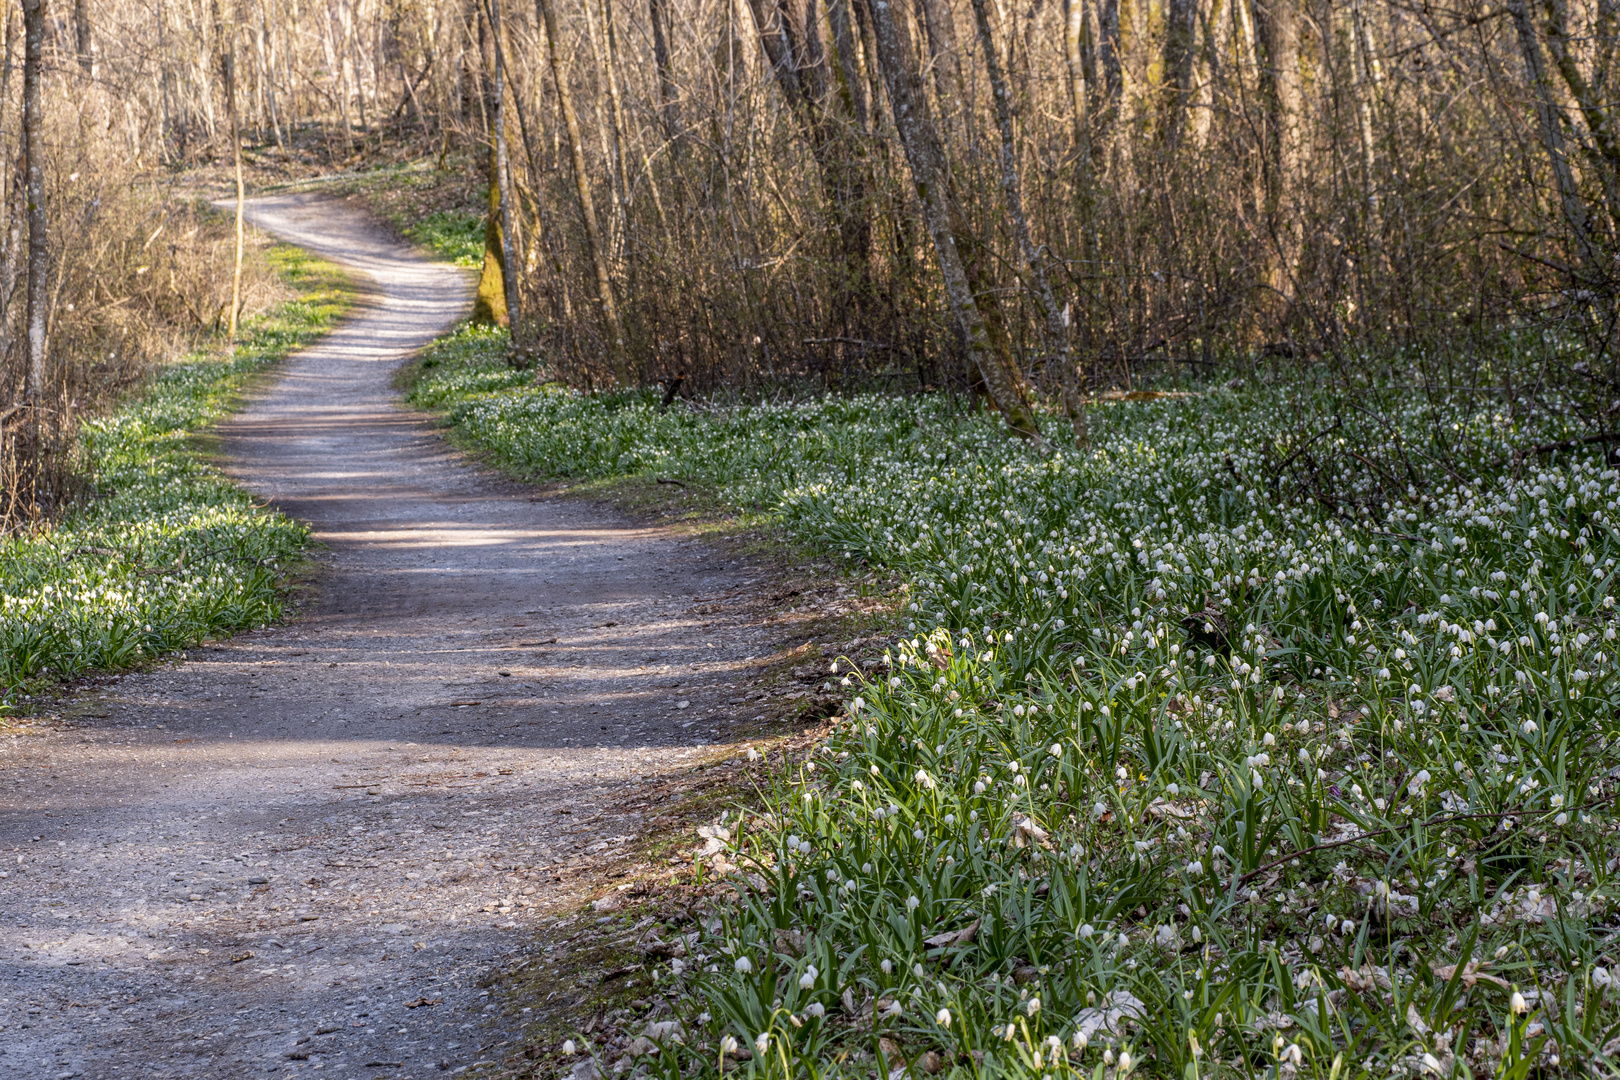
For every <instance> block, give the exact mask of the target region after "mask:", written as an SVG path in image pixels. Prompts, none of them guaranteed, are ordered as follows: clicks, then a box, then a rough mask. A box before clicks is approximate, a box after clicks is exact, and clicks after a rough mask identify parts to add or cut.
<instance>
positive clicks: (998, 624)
mask: <svg viewBox="0 0 1620 1080" xmlns="http://www.w3.org/2000/svg"><path fill="white" fill-rule="evenodd" d="M501 354H502V339H500V338H499V337H498V336H497V335H493V334H488V333H485V332H482V331H478V332H475V331H465V332H463V333H462V334H460V335H459V336H457V337H454V338H452V339H451V340H450V341H448V342H447V343H446V344H445V345H444V346H443V347H442V348H440V349H439V350H438V351H436V352H435V353H433V354H432V355H430V356H429V357H428V358H427V362H426V363H424V365H423V370H422V371H421V372H420V378H419V381H418V382H417V384H416V386H415V388H414V389H413V392H412V393H413V396H414V399H415V400H416V401H418V402H419V403H421V404H424V405H430V406H434V407H438V408H442V409H444V410H446V412H447V415H448V417H449V418H450V420H451V422H452V423H453V424H455V425H457V426H458V427H459V429H460V431H461V433H462V435H463V436H464V437H466V438H467V439H469V440H471V441H472V442H474V443H475V444H477V445H479V446H481V447H482V448H484V449H485V450H486V451H487V453H488V454H489V455H490V456H491V457H493V459H494V460H495V461H496V462H497V463H499V464H501V465H503V466H505V467H507V468H510V469H512V470H514V471H517V472H520V473H524V474H529V475H536V474H544V475H559V476H576V477H604V476H612V475H646V474H658V475H662V476H679V477H685V478H687V479H689V480H693V481H697V482H701V483H706V484H708V485H711V486H713V487H715V488H717V489H719V490H720V491H722V492H723V493H724V494H725V495H726V497H728V498H729V499H730V500H731V501H732V502H733V503H734V504H735V505H739V506H750V507H756V506H757V507H760V508H763V509H764V510H766V511H767V512H769V513H770V514H771V515H773V516H774V517H775V518H776V520H778V521H779V522H780V523H781V524H782V525H783V526H784V527H786V528H788V529H789V530H791V531H792V532H794V533H795V534H796V535H798V536H799V537H800V538H802V540H803V541H804V542H805V543H807V544H813V545H820V546H822V547H825V548H828V549H832V550H835V551H838V552H841V553H842V554H843V555H845V556H846V557H848V558H849V559H850V560H851V561H855V562H864V563H870V564H883V565H888V566H892V567H896V568H898V569H900V570H902V571H903V572H904V573H905V575H906V576H907V578H908V579H909V581H910V586H911V594H910V602H909V603H908V604H907V610H906V611H905V612H903V613H902V618H904V619H905V620H907V622H906V631H907V634H906V637H905V638H904V639H902V640H900V641H898V642H896V643H895V645H894V646H893V648H891V650H890V651H889V653H888V655H887V657H886V658H885V661H884V664H883V665H882V666H879V667H876V668H872V669H867V670H861V669H859V668H857V667H852V666H851V665H850V664H849V663H848V662H845V663H843V664H840V665H838V667H837V669H835V670H830V671H829V673H828V676H827V678H828V680H829V681H834V680H836V681H837V682H838V683H839V685H840V686H841V687H843V688H845V693H846V694H847V695H848V697H849V702H848V705H847V709H846V718H845V719H844V720H843V721H842V722H841V723H840V724H839V725H838V727H837V729H836V731H835V733H834V735H833V736H832V737H831V739H830V740H829V741H828V742H827V743H826V744H825V746H823V747H822V748H820V750H819V751H818V752H817V753H816V754H815V755H813V759H812V760H809V761H806V762H802V763H800V764H799V765H797V766H796V767H793V768H791V769H787V770H784V771H783V772H782V773H780V774H779V775H778V779H777V782H776V784H775V786H774V787H773V789H772V790H771V791H769V792H767V793H765V801H766V807H767V812H763V813H756V814H754V815H753V816H751V817H744V818H743V819H741V820H739V821H734V822H733V824H732V825H731V826H730V828H729V831H727V832H726V835H725V840H726V843H727V852H726V854H727V857H728V859H729V860H730V861H731V862H732V863H734V864H735V865H736V866H737V867H738V868H739V869H740V870H741V871H742V873H739V874H737V875H736V876H734V877H732V878H731V879H730V880H732V881H733V882H735V883H736V885H737V887H738V889H739V892H740V899H739V901H738V903H737V904H735V905H734V906H733V907H731V908H730V909H729V910H727V911H725V912H724V913H723V915H722V917H721V918H719V919H717V920H715V921H714V922H712V923H711V924H709V925H708V926H707V927H706V929H705V932H704V933H703V935H702V937H701V939H700V940H698V941H697V942H696V943H695V945H694V947H693V948H692V950H691V954H692V955H691V956H689V957H688V958H687V959H685V960H683V961H682V962H681V963H680V964H678V965H674V970H673V972H672V973H673V974H674V976H675V982H674V983H673V985H675V986H678V987H684V988H685V992H686V993H687V994H688V995H689V997H688V998H686V999H685V1000H686V1001H687V1010H686V1021H687V1026H688V1036H689V1037H688V1039H687V1041H686V1044H685V1046H684V1047H683V1048H674V1049H665V1050H664V1051H662V1055H663V1056H662V1057H661V1058H660V1059H659V1061H658V1064H656V1065H655V1066H654V1067H655V1068H656V1069H657V1070H658V1071H660V1072H661V1073H667V1074H669V1075H673V1074H674V1072H675V1071H678V1070H680V1069H688V1070H692V1069H696V1070H699V1071H702V1072H705V1073H710V1074H713V1073H718V1072H719V1071H721V1069H720V1062H721V1057H722V1055H723V1053H724V1052H725V1048H726V1047H728V1046H732V1045H734V1046H735V1047H736V1048H737V1051H738V1053H739V1054H740V1053H742V1052H747V1053H748V1054H749V1055H750V1056H749V1057H748V1059H747V1063H746V1065H740V1066H738V1068H739V1069H740V1070H742V1071H747V1072H749V1073H750V1074H753V1075H773V1076H774V1075H780V1076H789V1075H792V1076H800V1075H821V1074H829V1075H831V1074H845V1073H847V1074H860V1075H870V1074H871V1073H873V1072H874V1071H875V1072H879V1073H880V1074H881V1073H882V1072H885V1071H887V1070H890V1069H894V1068H897V1067H900V1066H902V1065H907V1066H915V1065H917V1064H918V1063H919V1062H921V1061H923V1059H924V1058H925V1056H926V1055H927V1054H930V1053H932V1054H935V1055H937V1060H938V1063H939V1064H942V1065H944V1066H953V1065H954V1067H955V1068H956V1069H957V1070H959V1071H960V1072H961V1073H962V1074H964V1075H965V1074H968V1073H973V1074H982V1075H992V1076H999V1075H1019V1076H1031V1077H1044V1076H1053V1077H1056V1076H1076V1075H1082V1074H1083V1075H1086V1076H1088V1077H1093V1078H1095V1080H1101V1078H1102V1077H1105V1076H1115V1077H1117V1076H1119V1075H1120V1074H1122V1073H1124V1072H1128V1071H1130V1069H1129V1068H1126V1067H1124V1061H1125V1059H1124V1057H1123V1054H1124V1053H1126V1052H1128V1053H1129V1054H1130V1055H1131V1060H1132V1067H1134V1068H1136V1069H1138V1070H1140V1071H1142V1072H1143V1073H1147V1074H1152V1075H1156V1076H1164V1077H1172V1076H1173V1077H1177V1078H1184V1080H1190V1078H1196V1077H1201V1076H1212V1075H1234V1076H1262V1075H1264V1076H1273V1077H1277V1078H1279V1080H1283V1078H1292V1077H1305V1076H1310V1077H1322V1078H1324V1080H1328V1078H1332V1080H1337V1078H1341V1077H1360V1076H1369V1077H1386V1076H1392V1075H1401V1074H1411V1075H1430V1076H1457V1077H1462V1076H1465V1075H1481V1076H1483V1075H1496V1076H1504V1077H1505V1076H1514V1077H1521V1076H1529V1075H1532V1074H1535V1075H1540V1076H1554V1075H1565V1074H1567V1075H1571V1076H1573V1075H1578V1074H1581V1073H1582V1072H1583V1071H1584V1070H1586V1069H1588V1068H1590V1069H1592V1070H1595V1071H1597V1072H1600V1073H1604V1074H1612V1071H1613V1070H1614V1068H1615V1067H1616V1066H1615V1055H1616V1051H1617V1048H1620V1042H1616V1039H1617V1037H1620V1007H1617V1005H1616V1001H1615V999H1616V995H1617V990H1616V988H1615V985H1614V981H1613V980H1614V978H1615V976H1614V975H1612V974H1611V968H1612V967H1613V965H1614V963H1615V961H1616V958H1617V957H1616V944H1615V936H1614V932H1613V930H1612V926H1613V922H1614V918H1615V900H1616V891H1617V886H1616V883H1615V881H1614V877H1613V875H1614V873H1615V870H1616V869H1617V864H1616V861H1615V858H1614V853H1615V851H1616V849H1617V845H1616V840H1615V835H1616V827H1617V815H1616V813H1615V805H1614V804H1615V796H1616V778H1617V777H1620V753H1617V744H1616V739H1617V736H1620V720H1617V707H1620V673H1617V668H1616V663H1615V650H1616V634H1617V630H1616V626H1615V623H1616V615H1615V612H1614V585H1615V574H1614V570H1615V563H1616V560H1617V558H1620V530H1617V528H1616V525H1617V522H1616V518H1615V515H1616V513H1617V502H1616V498H1617V496H1620V472H1617V471H1616V470H1615V469H1613V468H1611V467H1610V466H1609V465H1608V463H1607V462H1606V461H1605V460H1604V458H1603V456H1602V451H1601V448H1591V447H1585V446H1579V445H1576V446H1571V447H1569V448H1567V450H1565V451H1563V452H1562V453H1561V454H1559V455H1553V456H1551V457H1547V456H1542V457H1535V456H1531V457H1528V458H1524V457H1521V456H1520V455H1518V454H1517V453H1516V451H1517V450H1518V449H1520V448H1523V447H1530V446H1535V445H1538V444H1539V445H1547V444H1551V443H1555V442H1558V441H1560V440H1570V441H1574V440H1573V438H1572V437H1573V436H1574V435H1576V434H1578V433H1575V432H1570V431H1567V430H1565V429H1564V427H1563V421H1562V420H1561V419H1560V416H1561V415H1563V413H1562V411H1561V410H1560V408H1559V403H1557V402H1552V403H1550V404H1548V405H1547V406H1546V407H1545V409H1542V408H1540V407H1538V406H1536V405H1535V404H1533V403H1529V402H1522V401H1521V402H1515V403H1513V404H1514V406H1515V407H1514V408H1513V409H1512V410H1508V409H1504V408H1501V407H1500V405H1499V404H1498V403H1495V402H1490V401H1481V400H1480V399H1479V398H1478V397H1477V396H1459V397H1457V398H1454V399H1447V398H1439V399H1422V400H1418V399H1414V398H1412V397H1410V396H1402V395H1400V394H1399V393H1397V392H1394V391H1389V392H1358V393H1357V394H1356V395H1354V396H1353V397H1350V398H1347V397H1345V396H1340V395H1337V394H1334V393H1331V392H1329V391H1328V390H1326V389H1324V388H1320V387H1311V386H1306V387H1304V388H1298V387H1294V388H1283V387H1269V388H1266V387H1258V388H1253V389H1250V390H1244V391H1233V390H1226V389H1221V390H1213V391H1210V392H1208V393H1206V394H1204V395H1202V396H1182V397H1166V398H1163V399H1159V400H1153V401H1136V402H1117V403H1109V404H1101V405H1098V406H1097V407H1095V408H1094V409H1093V411H1092V421H1093V430H1094V435H1095V442H1094V446H1093V447H1092V449H1090V450H1089V451H1087V452H1085V453H1076V452H1073V451H1067V450H1064V451H1061V452H1054V453H1052V454H1050V455H1049V456H1046V457H1041V456H1037V455H1035V454H1033V453H1032V452H1031V451H1030V450H1029V448H1027V447H1026V446H1023V445H1020V444H1018V443H1015V442H1013V441H1011V440H1008V439H1006V438H1005V437H1004V436H1003V435H1002V434H1001V432H1000V429H999V425H998V423H997V422H996V421H995V420H994V419H993V418H987V417H974V416H966V415H962V414H960V413H958V412H957V411H955V409H954V407H953V405H952V403H951V402H950V401H948V400H946V399H944V398H941V397H930V398H921V399H898V398H884V397H876V396H862V397H853V398H820V399H816V400H811V401H804V402H789V403H768V404H757V405H746V404H735V405H732V406H723V405H719V404H713V403H711V404H708V405H704V406H701V407H697V406H691V405H687V404H684V403H682V404H678V405H676V406H675V407H673V408H671V409H670V410H669V411H668V412H667V413H664V412H660V411H659V408H658V400H657V397H656V396H655V395H651V394H646V393H616V394H607V395H598V396H587V395H582V394H578V393H574V392H572V391H568V390H565V389H561V388H559V387H555V386H547V385H534V384H533V376H532V374H530V373H524V372H517V371H514V370H512V369H511V368H509V367H507V366H506V365H505V363H504V362H503V361H502V359H501ZM428 364H431V365H432V366H431V367H429V366H428ZM1062 429H1063V421H1062V420H1061V418H1056V417H1053V418H1050V419H1049V430H1048V434H1049V438H1050V439H1051V440H1052V442H1053V443H1054V444H1056V443H1057V441H1058V440H1059V439H1060V438H1061V437H1062V435H1061V433H1062ZM750 874H751V875H753V876H752V877H749V876H748V875H750ZM683 969H684V970H683ZM1515 995H1518V996H1515ZM880 1036H881V1037H882V1038H883V1039H884V1040H885V1041H884V1042H879V1037H880ZM1080 1036H1083V1037H1080ZM1077 1037H1078V1041H1077ZM725 1040H731V1042H730V1043H727V1042H726V1041H725ZM734 1056H736V1055H734ZM686 1075H690V1073H689V1072H688V1073H686Z"/></svg>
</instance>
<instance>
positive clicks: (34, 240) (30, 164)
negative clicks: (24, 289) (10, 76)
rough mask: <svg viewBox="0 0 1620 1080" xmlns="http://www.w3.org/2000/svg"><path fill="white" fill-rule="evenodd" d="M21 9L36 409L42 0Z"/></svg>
mask: <svg viewBox="0 0 1620 1080" xmlns="http://www.w3.org/2000/svg"><path fill="white" fill-rule="evenodd" d="M22 9H23V107H22V156H23V162H24V164H23V198H24V200H26V202H27V205H28V310H27V316H26V318H27V323H28V332H27V333H28V380H27V384H26V393H27V397H28V402H29V404H30V405H31V406H32V407H33V409H34V412H35V421H36V425H37V422H38V412H39V409H40V408H41V407H42V404H41V402H42V399H43V398H44V396H45V319H46V314H47V312H48V310H49V304H50V297H49V293H48V290H49V288H50V249H49V247H48V246H47V245H48V242H49V241H48V237H47V236H46V231H45V143H44V138H43V130H42V129H43V125H42V124H41V120H40V108H41V103H40V84H41V83H42V82H43V81H44V73H43V71H42V70H41V68H42V65H43V63H44V56H45V2H44V0H22Z"/></svg>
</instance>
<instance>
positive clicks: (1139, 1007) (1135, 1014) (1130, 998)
mask: <svg viewBox="0 0 1620 1080" xmlns="http://www.w3.org/2000/svg"><path fill="white" fill-rule="evenodd" d="M1146 1019H1147V1005H1146V1004H1144V1003H1143V1001H1142V999H1141V998H1139V997H1137V996H1136V995H1135V994H1133V993H1131V992H1130V991H1129V990H1115V991H1113V992H1111V993H1107V994H1104V995H1103V996H1102V1000H1100V1001H1099V1002H1098V1003H1097V1006H1096V1007H1095V1008H1091V1009H1081V1010H1080V1011H1079V1012H1078V1013H1076V1014H1075V1017H1074V1024H1075V1027H1076V1028H1078V1029H1079V1030H1081V1031H1083V1032H1085V1035H1086V1038H1088V1039H1089V1038H1091V1037H1092V1036H1094V1035H1096V1034H1097V1033H1098V1032H1101V1033H1103V1034H1104V1035H1117V1036H1122V1035H1124V1034H1125V1030H1124V1028H1125V1021H1126V1020H1141V1021H1145V1020H1146Z"/></svg>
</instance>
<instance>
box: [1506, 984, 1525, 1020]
mask: <svg viewBox="0 0 1620 1080" xmlns="http://www.w3.org/2000/svg"><path fill="white" fill-rule="evenodd" d="M1508 1010H1509V1011H1510V1012H1512V1013H1513V1015H1514V1016H1523V1015H1524V1014H1525V1013H1527V1012H1529V1011H1530V1004H1529V1002H1527V1001H1525V1000H1524V995H1523V994H1521V993H1519V992H1518V991H1517V990H1515V991H1513V996H1512V997H1510V998H1508Z"/></svg>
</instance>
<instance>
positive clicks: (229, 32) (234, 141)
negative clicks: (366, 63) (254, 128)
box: [213, 0, 246, 342]
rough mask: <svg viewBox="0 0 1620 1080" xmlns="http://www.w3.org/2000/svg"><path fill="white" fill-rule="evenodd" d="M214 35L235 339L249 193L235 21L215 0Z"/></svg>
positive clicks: (229, 328)
mask: <svg viewBox="0 0 1620 1080" xmlns="http://www.w3.org/2000/svg"><path fill="white" fill-rule="evenodd" d="M213 7H214V35H215V37H216V38H217V39H218V41H219V77H220V82H221V83H223V84H224V87H225V118H226V122H227V124H229V126H230V129H231V161H232V164H233V165H234V166H235V169H236V258H235V260H234V262H233V264H232V268H231V312H230V317H229V319H228V320H227V322H226V330H225V335H226V337H227V338H228V339H229V340H230V341H233V342H234V341H235V340H236V320H237V317H238V316H239V315H240V313H241V311H242V248H243V239H244V236H243V222H242V212H243V211H242V203H243V201H244V199H245V197H246V192H245V190H244V187H243V183H242V132H241V125H240V124H239V122H238V119H237V115H236V21H235V20H234V19H232V20H231V23H230V25H226V23H225V19H224V16H222V15H221V14H220V10H219V0H213Z"/></svg>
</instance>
